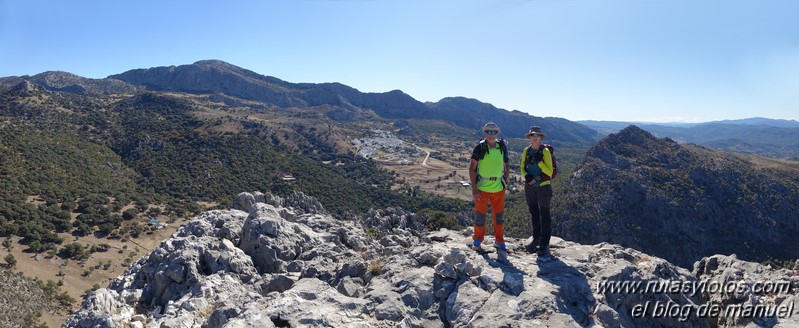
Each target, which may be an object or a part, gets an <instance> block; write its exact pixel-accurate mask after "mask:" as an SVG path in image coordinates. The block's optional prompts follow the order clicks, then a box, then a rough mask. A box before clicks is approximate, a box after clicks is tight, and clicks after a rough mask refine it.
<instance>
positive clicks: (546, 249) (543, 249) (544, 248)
mask: <svg viewBox="0 0 799 328" xmlns="http://www.w3.org/2000/svg"><path fill="white" fill-rule="evenodd" d="M536 254H538V256H545V255H549V246H541V247H539V248H538V251H536Z"/></svg>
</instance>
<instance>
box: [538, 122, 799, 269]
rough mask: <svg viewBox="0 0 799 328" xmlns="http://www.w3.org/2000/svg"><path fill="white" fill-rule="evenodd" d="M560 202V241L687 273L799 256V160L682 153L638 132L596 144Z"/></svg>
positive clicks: (683, 148) (692, 149)
mask: <svg viewBox="0 0 799 328" xmlns="http://www.w3.org/2000/svg"><path fill="white" fill-rule="evenodd" d="M562 183H564V184H566V186H565V188H564V189H565V191H564V192H563V194H559V195H557V197H556V198H555V200H554V205H553V206H554V210H553V215H554V217H553V224H554V227H555V228H554V229H555V233H556V234H557V235H560V236H563V237H564V238H566V239H571V240H575V241H579V242H581V243H598V242H602V241H608V242H613V243H619V244H621V245H624V246H626V247H631V248H635V249H640V250H643V251H645V252H648V253H652V254H655V255H657V256H661V257H663V258H666V259H668V260H670V261H672V262H674V263H677V264H679V265H682V266H689V265H691V264H692V263H693V262H694V261H696V260H697V259H699V258H701V257H703V256H707V255H711V254H731V253H736V254H737V255H738V256H739V257H740V258H743V259H748V260H756V261H764V260H766V259H767V258H768V257H774V258H778V259H792V258H797V257H799V249H797V248H796V247H794V243H795V241H796V239H795V236H796V235H797V234H799V220H797V214H796V213H799V203H797V202H796V200H797V199H799V162H792V161H781V160H774V159H768V158H762V157H754V156H745V155H735V154H729V153H724V152H717V151H712V150H709V149H706V148H702V147H697V146H692V145H680V144H678V143H676V142H674V141H673V140H670V139H657V138H655V137H654V136H653V135H652V134H650V133H648V132H646V131H644V130H642V129H640V128H637V127H634V126H631V127H628V128H625V129H623V130H622V131H620V132H619V133H617V134H611V135H610V136H608V137H607V138H605V139H603V140H602V141H600V142H599V143H597V144H596V145H594V146H593V147H592V148H591V149H590V150H589V151H588V154H587V155H586V158H585V160H584V161H583V162H582V163H580V164H579V165H578V166H577V169H576V171H575V173H574V174H573V175H572V176H571V177H569V178H568V179H566V180H565V181H563V182H562Z"/></svg>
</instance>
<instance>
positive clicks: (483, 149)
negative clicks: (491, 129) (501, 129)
mask: <svg viewBox="0 0 799 328" xmlns="http://www.w3.org/2000/svg"><path fill="white" fill-rule="evenodd" d="M497 144H498V145H499V153H500V154H502V155H503V157H507V156H508V148H507V147H506V146H505V140H504V139H497ZM487 152H488V144H486V140H485V139H483V140H480V143H479V144H478V145H477V149H475V153H474V155H476V156H477V160H478V161H479V160H482V159H483V157H485V155H486V153H487Z"/></svg>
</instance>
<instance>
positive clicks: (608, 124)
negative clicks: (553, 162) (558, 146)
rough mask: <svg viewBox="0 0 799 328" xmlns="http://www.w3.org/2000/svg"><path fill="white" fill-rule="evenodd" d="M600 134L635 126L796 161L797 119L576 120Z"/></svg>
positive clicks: (685, 139) (798, 153) (798, 155)
mask: <svg viewBox="0 0 799 328" xmlns="http://www.w3.org/2000/svg"><path fill="white" fill-rule="evenodd" d="M578 123H581V124H584V125H586V126H588V127H590V128H592V129H594V130H596V131H597V132H599V133H601V134H610V133H616V132H618V131H620V130H621V129H623V128H625V127H627V126H629V125H635V126H638V127H640V128H642V129H644V130H646V131H648V132H650V133H652V134H654V135H656V136H658V137H668V138H670V139H673V140H675V141H678V142H680V143H694V144H699V145H703V146H706V147H710V148H713V149H719V150H724V151H729V152H735V153H748V154H758V155H760V156H767V157H772V158H782V159H791V160H799V122H797V121H795V120H775V119H766V118H762V117H755V118H749V119H742V120H724V121H713V122H705V123H673V124H670V123H658V124H653V123H646V122H636V123H632V122H613V121H578Z"/></svg>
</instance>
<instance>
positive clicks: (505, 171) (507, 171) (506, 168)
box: [502, 162, 510, 189]
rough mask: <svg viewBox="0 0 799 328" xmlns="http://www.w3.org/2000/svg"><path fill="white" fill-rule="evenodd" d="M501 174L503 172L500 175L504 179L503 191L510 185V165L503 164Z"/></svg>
mask: <svg viewBox="0 0 799 328" xmlns="http://www.w3.org/2000/svg"><path fill="white" fill-rule="evenodd" d="M502 172H503V174H502V175H503V176H504V177H505V189H507V188H508V187H509V186H508V184H509V183H510V163H508V162H505V165H503V168H502Z"/></svg>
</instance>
